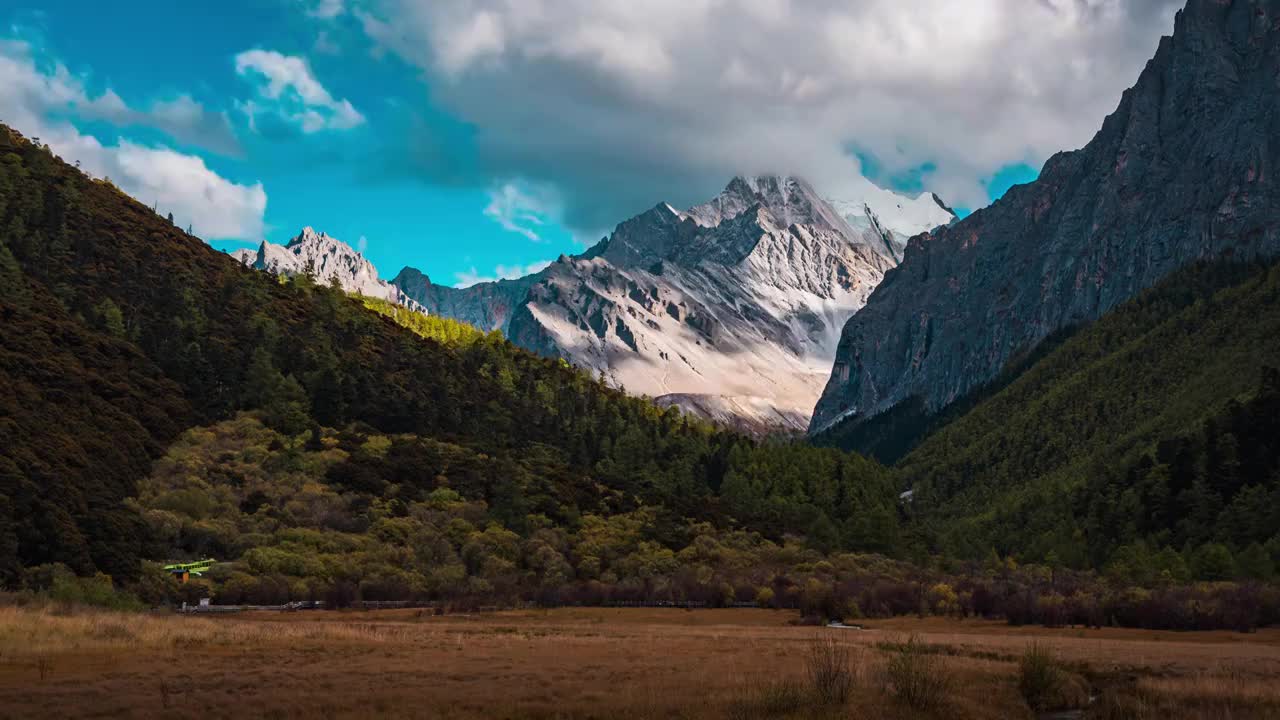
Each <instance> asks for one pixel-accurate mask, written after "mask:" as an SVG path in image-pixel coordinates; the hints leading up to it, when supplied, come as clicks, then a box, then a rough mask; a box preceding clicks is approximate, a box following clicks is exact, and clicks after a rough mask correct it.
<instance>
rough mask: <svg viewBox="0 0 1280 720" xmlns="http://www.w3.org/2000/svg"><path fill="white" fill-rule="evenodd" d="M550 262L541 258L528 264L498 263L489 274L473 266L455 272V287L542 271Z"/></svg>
mask: <svg viewBox="0 0 1280 720" xmlns="http://www.w3.org/2000/svg"><path fill="white" fill-rule="evenodd" d="M550 264H551V261H550V260H540V261H538V262H532V263H529V264H528V265H498V266H497V267H495V268H494V269H493V272H492V273H488V274H485V273H480V272H478V271H477V270H476V269H475V267H474V266H473V267H471V268H470V269H469V270H466V271H465V272H460V273H454V279H455V280H456V281H457V282H455V283H454V287H458V288H465V287H471V286H472V285H475V284H476V283H482V282H496V281H498V280H514V279H516V278H522V277H524V276H525V275H532V274H534V273H536V272H540V271H542V270H543V269H545V268H546V267H547V266H548V265H550Z"/></svg>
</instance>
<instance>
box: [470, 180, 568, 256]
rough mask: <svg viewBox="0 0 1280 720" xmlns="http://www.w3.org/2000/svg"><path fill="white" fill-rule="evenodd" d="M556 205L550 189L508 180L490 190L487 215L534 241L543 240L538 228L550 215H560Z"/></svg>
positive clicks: (485, 212)
mask: <svg viewBox="0 0 1280 720" xmlns="http://www.w3.org/2000/svg"><path fill="white" fill-rule="evenodd" d="M557 205H558V201H557V200H556V198H555V196H554V193H552V192H551V191H550V190H549V189H546V188H535V187H531V186H529V185H527V184H524V183H519V182H506V183H502V184H501V185H499V186H496V187H494V188H491V189H490V190H489V204H488V205H487V206H485V209H484V214H485V217H488V218H490V219H491V220H493V221H494V222H496V223H498V224H499V225H501V226H502V227H503V228H504V229H506V230H508V231H510V232H513V233H518V234H520V235H523V236H525V237H527V238H529V239H530V240H532V241H533V242H543V239H542V237H541V236H540V235H539V234H538V228H540V227H542V226H543V225H545V224H546V222H547V220H546V219H547V217H548V216H552V215H554V214H557V212H558V208H557Z"/></svg>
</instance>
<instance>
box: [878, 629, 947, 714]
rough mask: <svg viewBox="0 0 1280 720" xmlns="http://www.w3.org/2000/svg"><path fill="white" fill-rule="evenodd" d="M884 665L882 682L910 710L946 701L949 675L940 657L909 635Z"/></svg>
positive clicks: (937, 707)
mask: <svg viewBox="0 0 1280 720" xmlns="http://www.w3.org/2000/svg"><path fill="white" fill-rule="evenodd" d="M900 647H901V649H900V650H899V651H898V652H897V653H896V654H895V655H894V656H893V657H891V658H889V664H888V666H887V668H886V674H887V682H886V686H887V688H888V690H889V693H890V694H891V695H892V696H893V698H894V699H895V700H897V701H898V702H900V703H902V704H904V705H906V706H907V707H909V708H912V709H913V710H922V711H928V710H937V709H939V708H941V707H942V706H943V704H944V703H945V702H946V698H947V693H948V691H949V690H950V689H951V676H950V673H949V672H948V671H947V667H946V665H945V664H944V663H943V661H942V658H940V657H938V656H937V655H934V654H930V652H929V649H928V648H927V647H926V646H925V645H924V643H922V642H920V639H919V638H918V637H917V636H915V635H912V636H911V637H909V638H907V641H906V642H905V643H902V644H901V646H900Z"/></svg>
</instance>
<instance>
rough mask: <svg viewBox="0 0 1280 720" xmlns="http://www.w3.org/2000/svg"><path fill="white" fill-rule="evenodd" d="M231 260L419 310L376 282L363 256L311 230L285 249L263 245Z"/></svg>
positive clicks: (375, 273)
mask: <svg viewBox="0 0 1280 720" xmlns="http://www.w3.org/2000/svg"><path fill="white" fill-rule="evenodd" d="M231 256H232V257H233V258H235V259H236V260H238V261H240V262H241V263H243V264H244V265H246V266H248V267H251V268H254V269H257V270H266V271H267V272H270V273H274V274H276V275H297V274H299V273H303V272H309V273H310V274H311V275H312V277H314V278H315V279H316V282H319V283H322V284H328V283H329V282H331V281H332V280H333V279H334V278H337V281H338V284H339V285H340V286H341V287H342V289H343V290H345V291H347V292H349V293H359V294H361V295H367V296H369V297H377V298H382V299H384V300H390V301H391V302H395V303H400V304H402V305H408V306H410V307H414V308H415V309H421V307H420V306H418V305H417V303H415V302H414V301H412V300H410V299H409V298H408V297H407V296H406V295H405V294H404V293H403V292H401V290H400V288H398V287H396V286H395V285H392V284H391V283H389V282H387V281H385V280H382V279H381V278H379V277H378V270H377V268H375V267H374V266H373V263H371V262H369V261H368V260H367V259H365V257H364V255H363V254H362V253H360V252H358V251H356V250H355V249H353V248H352V247H351V246H350V245H348V244H346V243H344V242H342V241H341V240H338V239H336V238H332V237H329V236H328V235H326V234H325V233H322V232H316V231H315V230H313V229H312V228H310V227H304V228H302V232H300V233H298V236H297V237H295V238H293V239H292V240H290V241H289V242H288V243H286V244H284V245H275V244H272V243H269V242H265V241H264V242H263V243H262V244H261V245H259V246H258V249H257V250H249V249H247V248H246V249H244V250H236V251H235V252H232V253H231Z"/></svg>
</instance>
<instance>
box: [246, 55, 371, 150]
mask: <svg viewBox="0 0 1280 720" xmlns="http://www.w3.org/2000/svg"><path fill="white" fill-rule="evenodd" d="M236 72H237V73H239V74H240V75H241V76H243V77H246V78H250V79H253V80H257V81H258V82H259V86H258V95H259V96H260V97H261V98H262V99H263V100H265V101H267V103H266V104H265V105H264V104H260V103H258V102H256V101H253V100H250V101H247V102H245V103H243V104H242V105H241V107H242V108H243V109H244V110H245V112H246V114H248V115H249V117H250V120H251V121H252V119H253V118H254V117H255V116H256V115H257V114H259V113H261V112H274V113H276V114H278V115H279V116H280V117H282V118H284V119H286V120H288V121H290V122H293V123H295V124H297V125H298V126H300V127H301V128H302V131H303V132H306V133H313V132H318V131H320V130H349V129H351V128H353V127H356V126H358V125H361V124H363V123H364V121H365V118H364V115H362V114H360V111H358V110H356V109H355V106H353V105H352V104H351V102H350V101H349V100H338V99H335V98H334V97H333V95H331V94H330V93H329V91H328V90H327V89H326V88H325V87H324V85H321V84H320V81H319V80H317V79H316V77H315V75H314V74H313V73H312V72H311V66H310V65H308V64H307V61H306V60H305V59H303V58H301V57H297V56H295V55H282V54H280V53H278V52H275V51H274V50H246V51H244V52H242V53H240V54H239V55H236ZM262 81H265V82H262Z"/></svg>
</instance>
